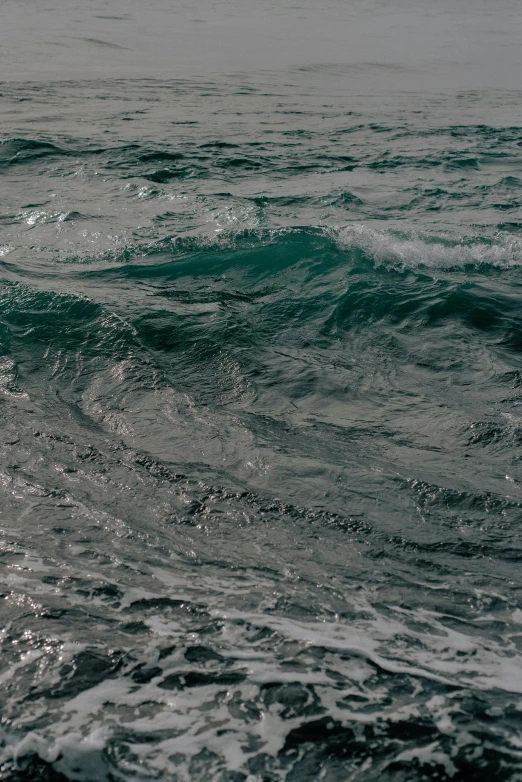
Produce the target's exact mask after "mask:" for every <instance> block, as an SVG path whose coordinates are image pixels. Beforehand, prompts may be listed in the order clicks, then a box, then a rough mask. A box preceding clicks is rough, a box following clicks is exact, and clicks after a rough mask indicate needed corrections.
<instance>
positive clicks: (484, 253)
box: [337, 223, 522, 269]
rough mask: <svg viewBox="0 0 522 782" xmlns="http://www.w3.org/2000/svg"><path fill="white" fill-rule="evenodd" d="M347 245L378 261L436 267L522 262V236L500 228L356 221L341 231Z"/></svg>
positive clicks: (516, 263) (411, 266) (340, 237)
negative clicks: (431, 231) (473, 233)
mask: <svg viewBox="0 0 522 782" xmlns="http://www.w3.org/2000/svg"><path fill="white" fill-rule="evenodd" d="M337 241H338V242H339V244H340V245H341V246H342V247H343V248H350V249H361V250H363V251H364V252H365V253H366V254H367V255H368V256H370V257H371V259H372V260H373V261H374V262H375V263H376V264H377V265H378V266H380V265H387V266H392V267H399V268H417V267H419V266H427V267H429V268H435V269H450V268H455V267H462V266H469V265H481V264H487V265H491V266H498V267H502V268H509V267H513V266H520V265H521V264H522V237H520V236H517V235H514V234H511V233H508V232H506V231H504V232H503V231H499V232H497V233H496V234H495V235H494V236H493V237H491V238H484V239H481V238H479V237H475V238H473V237H471V238H468V237H451V236H444V235H439V236H430V235H428V234H421V233H418V232H416V231H413V230H412V231H409V232H407V233H402V232H399V231H381V230H377V229H375V228H371V227H370V226H368V225H365V224H363V223H354V224H353V225H350V226H347V227H346V228H343V229H341V230H340V231H339V233H338V235H337Z"/></svg>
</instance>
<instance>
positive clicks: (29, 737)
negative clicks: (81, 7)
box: [0, 73, 522, 782]
mask: <svg viewBox="0 0 522 782" xmlns="http://www.w3.org/2000/svg"><path fill="white" fill-rule="evenodd" d="M246 78H247V77H245V79H246ZM249 78H250V82H251V83H250V84H249V85H248V86H249V88H250V92H249V101H250V102H249V103H248V106H247V103H246V102H245V98H244V95H243V96H242V97H240V96H239V95H238V94H237V84H235V83H232V82H231V83H223V84H212V85H209V84H207V85H202V84H197V83H194V82H190V81H188V80H187V81H181V80H180V81H178V82H172V83H168V82H165V83H162V82H151V81H148V82H146V83H144V82H143V83H142V82H140V81H129V82H118V83H116V82H103V83H98V82H96V83H85V84H83V85H82V87H83V88H82V90H81V91H79V90H78V88H77V85H72V84H69V83H56V84H55V85H45V87H44V86H42V85H23V86H22V85H16V84H14V83H9V84H6V85H3V87H2V90H3V100H5V101H6V103H7V105H9V106H11V110H12V114H10V115H9V116H10V117H11V119H10V120H9V122H8V123H7V129H6V133H5V138H4V139H3V141H2V144H1V145H0V166H1V167H2V175H3V177H4V182H5V183H6V187H5V191H6V193H7V197H6V205H5V211H4V213H3V214H2V215H1V228H2V235H1V238H0V278H1V283H0V416H1V425H2V432H3V438H2V444H1V451H0V453H1V471H0V481H1V485H2V488H3V494H2V508H1V510H2V514H1V515H0V528H1V537H2V540H1V546H2V568H3V571H2V573H3V586H2V589H3V597H4V600H3V601H2V602H3V607H2V611H3V612H4V621H3V623H2V624H3V627H4V630H3V636H2V641H3V645H4V647H3V648H4V653H3V668H2V670H1V672H0V689H1V692H2V701H3V703H4V704H5V705H4V708H3V722H2V727H1V732H0V741H1V753H2V754H1V757H2V763H3V766H2V771H1V774H2V775H3V776H2V778H3V779H5V780H8V781H9V782H15V780H22V779H34V780H43V779H53V780H64V779H65V780H77V781H78V782H81V781H83V782H92V780H96V781H97V780H107V782H109V780H124V779H130V778H136V779H140V780H141V779H143V780H149V779H158V778H160V777H162V776H165V775H166V776H167V777H168V778H172V779H179V780H205V779H216V780H222V781H223V782H225V781H226V782H239V781H240V780H242V781H243V782H245V780H248V782H253V780H257V781H259V780H279V779H281V780H283V779H285V780H289V781H290V782H292V781H293V780H306V779H319V778H324V779H328V780H340V779H343V780H344V779H348V778H350V779H355V780H359V779H360V780H365V781H366V780H373V779H377V778H384V779H389V780H413V779H419V780H421V779H427V778H435V775H437V778H438V779H442V780H444V779H453V780H464V779H466V780H467V779H477V780H481V779H485V778H487V777H491V778H492V779H511V778H513V779H516V778H517V777H516V775H517V773H518V769H519V768H520V748H519V723H520V702H521V700H520V698H521V692H522V682H521V678H520V666H521V660H520V649H519V647H520V626H521V622H522V610H521V609H522V607H521V606H520V605H519V603H520V597H519V592H520V575H519V564H520V558H521V557H522V541H521V538H520V524H519V521H520V513H521V501H522V498H521V494H520V480H521V477H522V476H521V472H520V458H519V450H520V443H521V440H522V434H521V433H522V417H521V415H520V414H519V407H520V387H521V372H520V352H521V350H522V329H521V323H520V307H519V300H520V279H519V278H520V265H521V262H522V240H521V235H520V208H519V205H518V201H517V198H518V189H519V184H520V183H519V179H518V178H517V176H518V175H517V173H516V165H515V161H516V156H517V154H518V152H517V150H518V145H519V143H520V142H519V138H520V132H519V128H518V127H516V126H515V125H513V124H512V123H511V120H510V117H509V116H507V117H506V118H505V121H504V118H503V121H502V122H499V121H494V119H495V117H496V114H495V112H496V110H497V104H496V103H495V101H494V100H493V97H494V96H493V97H492V96H489V97H488V95H487V94H486V95H483V94H477V93H473V94H471V93H470V94H468V95H467V96H466V95H464V96H463V95H459V96H457V97H455V96H453V95H452V94H449V93H448V94H445V95H439V96H431V97H430V101H428V102H427V101H426V98H425V97H422V98H421V97H412V96H411V95H405V96H403V97H400V96H397V95H395V96H394V99H393V102H392V100H391V98H390V99H389V102H388V103H386V102H385V99H384V98H383V103H382V105H381V106H380V108H379V110H376V109H375V108H372V109H371V110H370V107H369V106H368V105H367V104H366V103H365V101H364V99H363V98H361V97H360V96H357V95H348V94H347V92H346V89H345V88H343V87H342V86H339V84H340V82H335V84H336V85H337V86H336V87H335V90H334V89H333V88H332V94H331V95H330V96H329V97H328V100H329V103H328V106H325V103H326V98H325V93H324V89H323V87H322V85H319V86H317V87H314V84H315V82H314V81H313V79H312V76H310V75H307V76H306V78H307V79H311V81H310V82H308V81H307V87H306V89H305V88H304V87H303V83H302V81H301V82H300V81H299V79H303V76H302V74H301V75H299V74H295V73H294V74H291V75H288V84H287V86H285V87H281V79H279V80H278V89H280V90H283V95H282V97H281V101H280V104H281V105H279V104H277V105H274V85H273V84H270V83H269V78H270V77H269V75H267V74H264V75H262V76H256V77H254V76H252V77H249ZM292 80H293V81H292ZM285 84H286V82H285ZM243 87H244V85H243ZM297 88H300V91H299V90H298V89H297ZM21 97H23V98H27V97H30V98H32V100H31V101H29V102H26V101H25V100H24V101H22V102H20V98H21ZM434 100H437V101H438V102H439V104H438V105H439V108H440V107H442V108H440V111H439V112H438V113H437V115H436V117H435V116H434V114H433V112H432V107H433V101H434ZM510 100H511V101H512V105H513V106H515V105H518V100H519V96H518V94H517V95H512V96H511V98H510V97H509V96H506V95H504V96H503V105H504V106H507V107H508V108H509V106H510V103H509V101H510ZM86 101H88V105H89V107H90V116H91V117H92V125H91V126H90V127H89V139H88V140H86V139H85V133H86V130H85V127H84V123H83V117H84V112H85V109H84V107H85V105H86ZM203 101H204V105H202V104H203ZM481 101H482V103H481ZM63 104H66V105H67V107H68V111H67V114H66V116H65V117H64V116H62V115H60V116H58V115H57V116H55V117H54V118H53V117H52V116H50V115H48V114H44V115H42V114H41V113H42V112H50V111H51V110H54V109H56V108H57V107H59V106H61V105H63ZM479 104H480V105H479ZM29 105H30V108H28V106H29ZM463 105H464V107H465V108H466V112H465V114H466V116H468V117H470V118H471V120H470V124H469V125H462V116H463ZM245 106H247V108H245ZM477 106H478V108H477ZM442 109H444V110H442ZM39 112H40V113H39ZM212 112H215V113H214V114H213V113H212ZM506 113H507V114H509V111H508V110H507V109H506ZM484 115H487V117H488V122H487V123H485V122H484V119H483V117H484ZM42 116H48V119H47V121H46V123H45V127H46V131H45V133H36V132H35V131H34V130H33V129H31V131H30V132H29V131H28V132H24V133H22V131H21V130H20V128H24V129H26V128H29V127H31V128H34V127H35V125H37V126H41V125H43V122H41V121H40V122H36V121H34V122H33V124H32V125H31V126H29V123H28V120H29V118H31V117H33V120H34V118H35V117H36V118H37V119H38V118H40V120H41V118H42ZM208 116H212V117H213V118H214V119H215V122H212V123H211V124H209V122H208ZM437 117H444V124H442V123H438V119H437ZM115 118H116V120H117V122H116V121H115ZM497 119H498V118H497Z"/></svg>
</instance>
